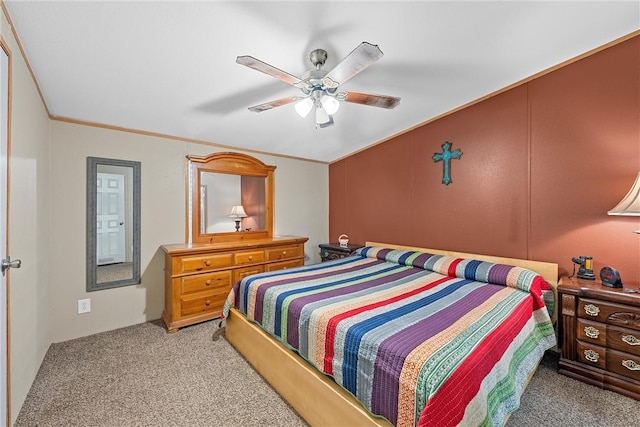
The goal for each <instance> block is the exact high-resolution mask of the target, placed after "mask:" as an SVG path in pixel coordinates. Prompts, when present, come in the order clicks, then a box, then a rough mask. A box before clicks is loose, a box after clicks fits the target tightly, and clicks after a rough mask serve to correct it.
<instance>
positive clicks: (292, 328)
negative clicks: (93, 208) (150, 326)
mask: <svg viewBox="0 0 640 427" xmlns="http://www.w3.org/2000/svg"><path fill="white" fill-rule="evenodd" d="M547 295H552V293H551V290H550V288H549V286H548V284H547V283H546V282H545V280H544V279H543V278H542V277H541V276H539V275H537V274H536V273H534V272H532V271H529V270H526V269H523V268H519V267H513V266H507V265H501V264H491V263H487V262H482V261H477V260H469V259H460V258H452V257H447V256H442V255H431V254H427V253H421V252H414V251H402V250H392V249H386V248H379V247H365V248H361V249H359V250H358V251H356V253H354V254H353V255H352V256H350V257H347V258H344V259H340V260H335V261H330V262H325V263H322V264H316V265H309V266H305V267H300V268H296V269H291V270H281V271H275V272H269V273H262V274H257V275H253V276H249V277H247V278H245V279H243V280H242V281H240V282H238V283H237V284H236V285H235V286H234V288H233V290H232V291H231V293H230V295H229V297H228V299H227V302H226V304H225V309H224V315H225V316H227V315H228V312H229V309H230V307H231V306H234V307H236V308H237V309H238V310H239V311H241V312H242V313H244V314H245V315H246V316H247V317H248V318H249V319H251V320H253V321H254V322H256V323H258V324H260V325H261V326H262V328H264V329H265V330H266V331H267V332H269V333H270V334H271V335H273V336H274V337H276V338H277V339H278V340H279V341H281V342H282V343H284V344H285V345H286V346H288V347H290V348H292V349H295V350H296V351H297V352H298V353H299V354H300V355H301V356H302V357H303V358H305V359H306V360H307V361H309V362H310V363H311V364H313V365H314V366H316V367H317V368H318V369H319V370H321V371H323V372H324V373H326V374H328V375H330V376H332V377H333V378H334V379H335V381H336V382H337V383H338V384H340V385H341V386H342V387H344V388H345V389H346V390H348V391H349V392H351V393H352V394H353V395H354V396H356V398H357V399H358V400H359V401H360V402H362V403H363V404H364V406H365V407H366V408H367V409H369V410H370V411H371V412H372V413H373V414H375V415H379V416H382V417H385V418H386V419H388V420H389V421H390V422H391V423H393V424H395V425H398V426H413V425H424V426H427V425H429V426H447V425H464V426H471V425H503V424H504V423H505V420H506V419H507V417H508V415H509V414H510V413H511V412H513V411H515V410H516V409H517V408H518V406H519V404H520V396H521V394H522V392H523V390H524V387H525V386H526V384H527V382H528V378H529V377H530V375H531V374H532V373H533V371H534V370H535V368H536V367H537V365H538V363H539V361H540V359H541V357H542V354H543V353H544V351H545V350H546V349H548V348H551V347H553V345H555V342H556V339H555V334H554V331H553V326H552V324H551V321H550V318H549V314H548V311H547V308H546V307H545V296H547Z"/></svg>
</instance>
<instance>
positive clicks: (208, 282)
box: [180, 270, 231, 294]
mask: <svg viewBox="0 0 640 427" xmlns="http://www.w3.org/2000/svg"><path fill="white" fill-rule="evenodd" d="M180 281H181V283H180V290H181V293H182V294H189V293H193V292H201V291H206V290H214V289H216V290H220V291H222V292H225V291H228V290H229V289H231V271H229V270H227V271H220V272H215V273H204V274H196V275H193V276H185V277H183V278H181V279H180Z"/></svg>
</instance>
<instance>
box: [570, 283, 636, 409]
mask: <svg viewBox="0 0 640 427" xmlns="http://www.w3.org/2000/svg"><path fill="white" fill-rule="evenodd" d="M636 291H638V285H627V284H625V286H624V288H609V287H606V286H603V285H602V283H600V282H598V281H593V280H582V279H576V278H573V279H569V278H567V277H563V278H561V279H560V283H559V284H558V299H559V302H560V309H559V322H558V326H559V329H558V338H559V345H560V346H561V347H562V353H561V356H560V362H559V370H558V371H559V372H560V373H561V374H564V375H567V376H570V377H572V378H575V379H578V380H580V381H583V382H586V383H588V384H592V385H595V386H597V387H600V388H604V389H607V390H612V391H615V392H617V393H620V394H624V395H625V396H628V397H631V398H633V399H636V400H640V293H637V292H636Z"/></svg>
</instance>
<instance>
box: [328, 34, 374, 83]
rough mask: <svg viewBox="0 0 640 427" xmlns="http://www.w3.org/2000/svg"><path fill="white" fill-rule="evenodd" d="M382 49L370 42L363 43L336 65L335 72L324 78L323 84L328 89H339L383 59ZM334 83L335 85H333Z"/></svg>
mask: <svg viewBox="0 0 640 427" xmlns="http://www.w3.org/2000/svg"><path fill="white" fill-rule="evenodd" d="M382 55H383V53H382V51H381V50H380V48H379V47H378V46H377V45H375V44H371V43H368V42H362V43H360V45H359V46H358V47H356V48H355V49H353V50H352V51H351V53H350V54H349V55H347V56H346V57H345V58H344V59H343V60H342V62H340V63H339V64H338V65H336V66H335V67H334V68H333V70H331V71H329V73H328V74H327V75H326V76H325V77H324V79H323V83H324V84H325V85H326V86H328V87H332V88H335V87H338V85H341V84H344V82H346V81H347V80H349V79H351V78H352V77H353V76H355V75H356V74H358V73H359V72H360V71H362V70H364V69H365V68H367V67H368V66H369V65H371V64H373V63H374V62H376V61H377V60H378V59H380V58H382ZM331 82H333V83H331Z"/></svg>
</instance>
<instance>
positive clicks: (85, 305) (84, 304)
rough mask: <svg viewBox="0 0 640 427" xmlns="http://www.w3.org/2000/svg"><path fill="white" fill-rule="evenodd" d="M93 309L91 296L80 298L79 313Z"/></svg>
mask: <svg viewBox="0 0 640 427" xmlns="http://www.w3.org/2000/svg"><path fill="white" fill-rule="evenodd" d="M90 311H91V298H87V299H79V300H78V314H82V313H89V312H90Z"/></svg>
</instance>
